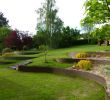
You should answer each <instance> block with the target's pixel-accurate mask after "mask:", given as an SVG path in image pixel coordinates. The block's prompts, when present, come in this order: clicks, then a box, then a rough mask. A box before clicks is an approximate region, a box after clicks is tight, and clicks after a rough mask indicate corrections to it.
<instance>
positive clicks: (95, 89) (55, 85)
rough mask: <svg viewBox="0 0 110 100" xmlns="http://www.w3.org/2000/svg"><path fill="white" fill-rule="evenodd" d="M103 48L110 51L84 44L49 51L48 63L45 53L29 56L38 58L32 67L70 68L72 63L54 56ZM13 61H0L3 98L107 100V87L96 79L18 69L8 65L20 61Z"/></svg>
mask: <svg viewBox="0 0 110 100" xmlns="http://www.w3.org/2000/svg"><path fill="white" fill-rule="evenodd" d="M103 50H107V51H109V50H110V47H106V46H101V47H100V46H96V45H85V46H75V47H72V48H65V49H57V50H50V51H49V52H48V56H47V59H48V63H44V56H42V53H41V54H35V55H32V54H30V55H29V56H36V57H37V58H34V59H33V60H32V61H33V63H32V64H30V65H29V66H32V65H35V66H37V65H40V66H49V67H60V68H67V67H69V66H71V65H72V64H62V63H57V62H56V61H55V59H56V58H62V57H68V53H70V52H74V51H75V52H76V51H77V52H82V51H83V52H86V51H103ZM39 55H40V56H39ZM25 57H26V56H25ZM27 57H28V55H27ZM14 60H15V62H14V63H11V64H0V100H104V94H105V91H104V88H103V87H102V86H100V85H99V84H97V83H95V82H94V81H90V80H86V79H82V78H80V77H68V76H61V75H60V76H59V75H55V74H46V73H23V72H18V71H15V70H12V69H10V68H9V66H12V65H15V64H18V63H19V62H20V60H16V59H14ZM22 61H24V60H21V62H22Z"/></svg>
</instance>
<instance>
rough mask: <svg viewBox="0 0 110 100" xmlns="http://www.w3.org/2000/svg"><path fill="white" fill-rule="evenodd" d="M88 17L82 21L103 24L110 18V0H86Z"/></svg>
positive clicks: (83, 23) (83, 22)
mask: <svg viewBox="0 0 110 100" xmlns="http://www.w3.org/2000/svg"><path fill="white" fill-rule="evenodd" d="M84 6H85V15H86V17H85V18H84V19H83V20H82V21H81V23H82V25H85V24H89V25H90V24H92V25H96V24H103V23H108V22H109V20H110V0H86V2H85V4H84Z"/></svg>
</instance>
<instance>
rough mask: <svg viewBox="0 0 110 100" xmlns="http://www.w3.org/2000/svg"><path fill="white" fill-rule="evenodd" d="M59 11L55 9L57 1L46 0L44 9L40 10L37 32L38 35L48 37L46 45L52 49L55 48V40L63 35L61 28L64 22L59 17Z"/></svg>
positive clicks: (43, 5)
mask: <svg viewBox="0 0 110 100" xmlns="http://www.w3.org/2000/svg"><path fill="white" fill-rule="evenodd" d="M57 12H58V10H57V9H56V8H55V0H45V2H44V3H43V4H42V7H41V8H39V9H38V11H37V13H38V14H39V18H38V23H37V30H38V34H39V33H40V34H42V33H41V32H43V33H44V34H43V36H44V37H46V40H47V42H46V44H47V45H49V46H50V47H52V46H53V44H55V43H53V39H54V38H56V39H57V38H58V36H59V35H58V33H59V34H60V33H61V27H62V26H63V22H62V20H61V19H60V18H59V17H57Z"/></svg>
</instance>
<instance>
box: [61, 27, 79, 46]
mask: <svg viewBox="0 0 110 100" xmlns="http://www.w3.org/2000/svg"><path fill="white" fill-rule="evenodd" d="M79 35H80V31H79V30H77V29H73V28H70V27H69V26H67V27H63V28H62V34H61V41H60V47H69V46H72V45H74V42H75V41H76V40H78V38H79Z"/></svg>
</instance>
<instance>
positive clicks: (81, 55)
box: [75, 53, 89, 58]
mask: <svg viewBox="0 0 110 100" xmlns="http://www.w3.org/2000/svg"><path fill="white" fill-rule="evenodd" d="M87 57H89V54H88V53H77V54H76V55H75V58H87Z"/></svg>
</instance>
